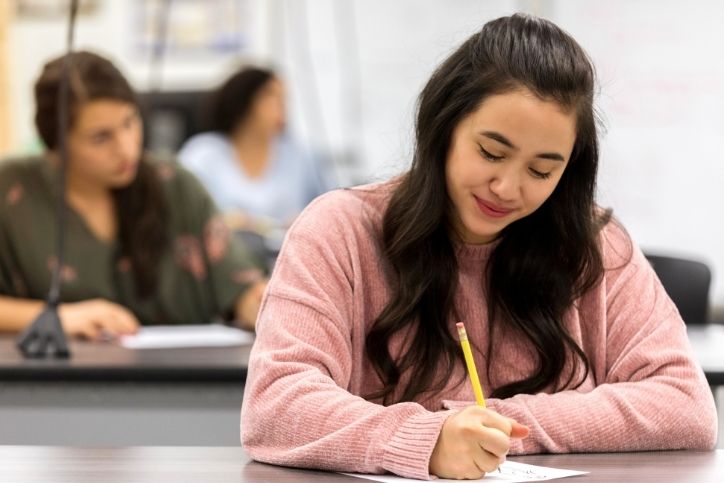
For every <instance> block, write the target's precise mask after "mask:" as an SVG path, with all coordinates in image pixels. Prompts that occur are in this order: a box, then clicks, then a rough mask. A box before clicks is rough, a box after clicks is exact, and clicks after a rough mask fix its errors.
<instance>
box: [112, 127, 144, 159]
mask: <svg viewBox="0 0 724 483" xmlns="http://www.w3.org/2000/svg"><path fill="white" fill-rule="evenodd" d="M141 142H142V140H141V139H140V138H139V132H138V130H136V129H122V130H121V131H120V132H118V134H117V135H116V139H115V148H116V153H117V154H118V156H120V157H122V158H123V160H125V161H135V157H136V156H137V155H138V152H139V148H140V145H141Z"/></svg>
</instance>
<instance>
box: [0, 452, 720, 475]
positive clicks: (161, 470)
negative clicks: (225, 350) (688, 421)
mask: <svg viewBox="0 0 724 483" xmlns="http://www.w3.org/2000/svg"><path fill="white" fill-rule="evenodd" d="M510 459H511V460H513V461H519V462H522V463H530V464H535V465H542V466H551V467H555V468H566V469H574V470H581V471H588V472H589V474H587V475H581V476H576V477H570V478H566V479H564V480H562V481H570V482H573V481H581V482H590V483H593V482H612V481H635V482H642V481H644V482H645V481H651V482H657V483H662V482H663V483H665V482H685V481H691V482H697V483H707V482H715V481H716V482H717V483H718V482H721V478H722V474H724V450H718V451H712V452H689V451H661V452H643V453H605V454H561V455H533V456H521V457H515V458H510ZM0 480H1V481H8V482H15V483H30V482H33V483H35V482H43V483H57V482H74V483H85V482H91V481H92V482H98V481H113V482H126V481H129V482H130V481H132V482H135V483H145V482H149V483H151V482H153V483H165V482H174V483H177V482H187V481H195V482H202V481H203V482H210V483H213V482H218V483H225V482H243V483H257V482H264V483H269V482H275V481H280V482H295V483H312V482H315V483H316V482H322V483H325V482H326V483H332V482H347V483H353V482H355V481H356V482H359V483H361V482H364V481H370V480H363V479H358V478H353V477H349V476H345V475H340V474H336V473H328V472H320V471H312V470H300V469H292V468H282V467H277V466H271V465H266V464H262V463H257V462H253V461H250V460H249V458H248V457H247V456H246V455H245V454H244V452H243V451H242V449H241V448H238V447H127V448H68V447H58V446H0Z"/></svg>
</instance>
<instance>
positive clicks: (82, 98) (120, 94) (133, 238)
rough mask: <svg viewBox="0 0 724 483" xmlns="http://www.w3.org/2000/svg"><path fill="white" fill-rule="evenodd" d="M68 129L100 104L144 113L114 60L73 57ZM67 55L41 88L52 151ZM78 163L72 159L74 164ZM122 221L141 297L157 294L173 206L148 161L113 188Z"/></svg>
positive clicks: (51, 65) (40, 124) (39, 116)
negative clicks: (86, 107) (118, 103)
mask: <svg viewBox="0 0 724 483" xmlns="http://www.w3.org/2000/svg"><path fill="white" fill-rule="evenodd" d="M70 55H72V59H71V64H70V65H71V67H70V77H69V79H70V82H69V93H68V94H69V95H68V97H69V110H68V112H69V119H68V126H69V128H70V129H72V128H73V123H74V120H75V118H76V116H77V114H78V113H79V112H80V110H81V109H82V108H83V106H84V104H86V103H89V102H92V101H97V100H115V101H121V102H127V103H129V104H132V105H133V106H135V107H136V108H138V101H137V98H136V94H135V92H134V91H133V89H132V88H131V86H130V85H129V83H128V81H127V80H126V79H125V77H123V74H121V72H120V71H119V70H118V69H117V68H116V67H115V66H114V65H113V64H112V63H111V62H109V61H108V60H106V59H104V58H102V57H100V56H98V55H96V54H93V53H91V52H83V51H80V52H74V53H72V54H70ZM64 60H65V56H62V57H59V58H57V59H54V60H52V61H50V62H48V63H47V64H46V65H45V67H44V68H43V71H42V73H41V75H40V77H39V78H38V80H37V82H36V84H35V103H36V111H35V125H36V127H37V129H38V132H39V134H40V137H41V138H42V140H43V142H44V143H45V145H46V147H47V148H48V149H50V150H55V149H56V148H57V147H58V130H57V128H58V107H59V104H60V101H59V90H60V82H61V76H62V73H63V62H64ZM71 162H72V160H71ZM112 193H113V198H114V201H115V210H116V215H117V217H118V238H119V242H120V252H121V253H120V256H125V257H128V259H129V260H130V263H131V268H132V272H133V276H134V282H135V285H136V290H137V293H138V295H139V296H141V297H148V296H150V295H152V294H153V292H154V291H155V289H156V285H157V283H158V280H157V273H158V270H157V267H158V264H159V261H160V258H161V253H162V252H163V250H164V247H165V245H166V243H167V237H168V233H167V223H166V220H167V219H168V217H167V211H168V206H167V201H166V198H165V196H164V192H163V187H162V186H161V182H160V180H159V177H158V175H157V173H156V170H155V168H154V167H153V166H152V165H150V164H149V163H148V162H146V161H144V160H143V159H142V160H141V162H140V163H139V166H138V172H137V175H136V177H135V178H134V180H133V181H132V182H131V183H130V184H129V185H128V186H126V187H123V188H118V189H113V190H112Z"/></svg>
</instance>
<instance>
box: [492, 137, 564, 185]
mask: <svg viewBox="0 0 724 483" xmlns="http://www.w3.org/2000/svg"><path fill="white" fill-rule="evenodd" d="M478 148H479V150H480V154H481V155H482V156H483V157H484V158H485V159H487V160H488V161H492V162H496V161H500V160H501V159H503V158H504V156H495V155H494V154H491V153H489V152H488V151H486V150H485V148H484V147H482V146H481V145H479V144H478ZM530 173H531V174H532V175H533V177H535V178H538V179H548V178H550V177H551V174H550V173H542V172H540V171H537V170H535V169H533V168H530Z"/></svg>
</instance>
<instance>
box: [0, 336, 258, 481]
mask: <svg viewBox="0 0 724 483" xmlns="http://www.w3.org/2000/svg"><path fill="white" fill-rule="evenodd" d="M70 349H71V350H72V357H71V358H70V359H39V360H28V359H24V358H23V357H22V356H21V355H20V353H19V352H18V351H17V349H16V348H15V339H14V337H8V336H4V337H0V428H1V429H0V444H40V445H74V446H99V445H100V446H111V445H115V446H117V445H128V446H143V445H189V446H191V445H193V446H199V445H209V446H225V445H237V444H239V414H240V408H241V400H242V395H243V391H244V381H245V380H246V368H247V365H248V360H249V351H250V350H251V346H239V347H225V348H208V349H163V350H153V349H144V350H129V349H124V348H123V347H119V346H116V345H111V344H92V343H87V342H72V343H71V344H70ZM0 480H1V478H0Z"/></svg>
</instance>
